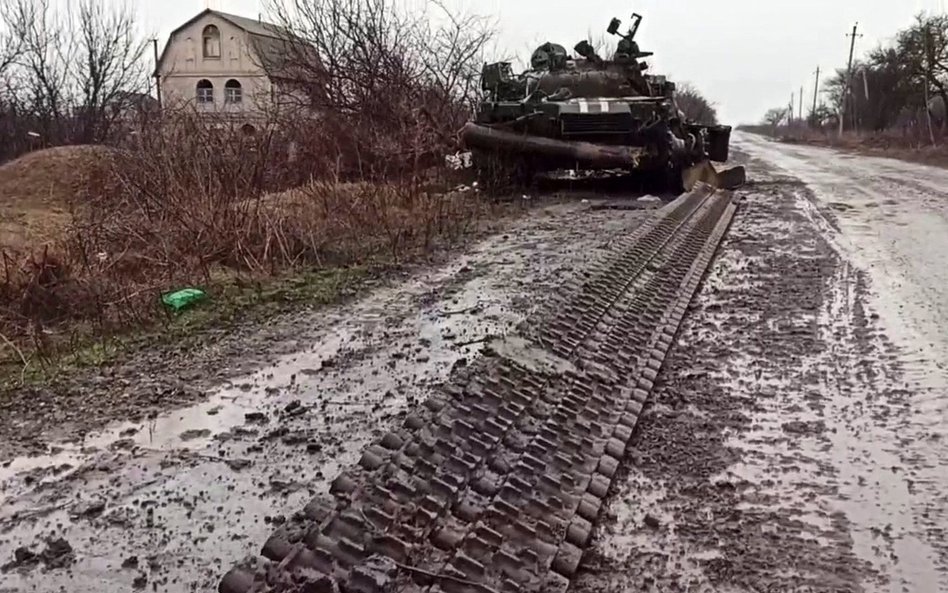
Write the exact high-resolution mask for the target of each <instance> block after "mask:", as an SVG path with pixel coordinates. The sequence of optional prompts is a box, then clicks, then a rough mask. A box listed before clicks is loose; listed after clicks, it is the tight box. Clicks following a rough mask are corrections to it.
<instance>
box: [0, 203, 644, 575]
mask: <svg viewBox="0 0 948 593" xmlns="http://www.w3.org/2000/svg"><path fill="white" fill-rule="evenodd" d="M597 204H598V202H597V201H595V200H593V201H587V202H585V203H584V202H582V201H571V202H568V203H561V204H557V205H551V206H549V207H546V208H540V209H537V210H536V211H535V212H534V213H533V214H532V215H531V217H530V218H529V219H527V220H524V221H522V222H519V223H516V224H515V225H513V226H512V227H509V228H507V229H506V230H504V231H502V232H500V233H498V234H496V235H493V236H490V237H488V238H486V239H485V240H483V241H481V242H480V243H478V244H476V245H474V246H473V247H472V248H471V249H469V250H467V251H466V252H464V253H462V254H460V255H458V256H457V257H454V258H452V259H451V260H449V261H447V262H446V263H445V264H443V265H439V266H433V267H430V268H427V269H425V270H422V271H421V272H419V273H417V274H415V275H413V276H412V277H410V278H408V279H407V280H405V281H404V282H403V283H400V284H398V285H396V286H394V287H382V288H379V289H378V290H376V291H374V292H371V293H370V294H368V295H366V296H365V297H364V298H361V299H357V300H355V301H354V302H352V303H350V304H347V305H345V306H341V307H336V308H329V309H325V310H322V311H318V312H314V313H302V314H299V315H297V316H294V317H291V318H287V319H285V320H281V321H279V322H278V324H279V327H278V328H260V330H261V333H262V334H263V337H261V338H260V339H259V340H256V341H255V340H254V339H252V338H251V339H250V340H248V341H247V342H246V343H245V348H246V349H247V352H246V354H245V355H244V356H245V357H244V358H241V357H237V358H235V359H230V360H228V359H227V358H224V359H221V364H222V366H223V365H227V366H240V368H248V367H249V368H252V367H254V366H256V367H257V368H256V370H255V371H254V372H252V373H249V374H247V375H246V376H243V377H239V378H235V379H230V380H226V381H218V383H219V384H218V386H217V387H211V388H208V389H202V390H201V392H200V394H199V395H198V396H197V397H196V398H195V399H197V400H198V402H197V403H194V404H191V405H189V406H186V407H180V408H173V407H172V408H170V409H165V410H164V411H162V412H159V413H155V414H151V415H150V417H147V418H126V419H124V420H117V421H115V422H112V423H109V424H107V425H105V426H103V427H101V428H100V429H98V430H95V429H91V427H90V425H89V424H84V425H82V427H83V428H82V430H79V431H76V432H73V433H72V434H69V435H67V437H66V438H61V439H55V440H54V439H48V438H44V437H40V438H37V439H34V440H35V441H36V442H37V443H38V444H37V445H35V446H34V447H31V448H32V449H35V448H36V447H42V449H43V452H42V454H32V455H21V456H13V455H10V456H8V457H6V458H5V459H4V460H3V461H2V462H0V509H2V510H0V565H2V568H0V570H2V572H0V583H2V585H3V587H6V588H7V589H10V590H15V591H33V590H35V591H48V590H60V589H62V590H69V591H75V592H93V591H96V592H100V591H129V590H134V589H143V590H149V591H188V590H211V589H213V588H214V587H216V585H217V582H218V581H219V579H220V577H221V575H222V574H223V572H225V571H226V569H227V568H228V567H229V566H230V565H231V564H232V563H234V562H236V561H238V560H239V559H241V558H243V557H245V556H247V555H250V554H256V553H258V552H259V548H260V545H261V542H262V541H264V540H265V539H266V537H267V535H268V534H269V533H270V532H271V531H272V530H273V529H274V528H275V527H276V526H278V525H280V524H282V522H284V521H285V520H286V518H287V515H288V514H289V513H292V512H293V511H295V510H297V509H299V508H300V507H302V506H303V505H304V504H305V503H306V502H307V501H308V500H310V499H311V498H312V497H313V496H314V495H318V494H324V493H325V492H326V491H327V490H328V487H329V481H330V480H332V479H333V478H334V477H335V476H336V475H337V474H338V473H339V472H340V469H341V468H342V467H347V466H350V465H353V464H355V463H356V462H357V461H358V458H359V454H360V453H361V451H362V449H363V448H364V447H365V446H366V445H367V443H369V442H370V441H372V440H373V439H376V438H378V437H379V436H380V435H382V434H384V432H385V431H386V429H387V428H389V427H390V426H391V425H393V424H394V423H396V422H399V421H401V420H403V418H404V416H405V414H406V410H408V409H410V407H411V406H412V405H413V404H415V403H416V402H419V401H422V400H424V399H426V397H427V392H428V390H429V389H431V388H432V387H433V386H435V385H438V384H439V383H440V382H442V381H443V380H444V379H445V378H446V377H447V376H448V374H449V373H450V371H451V370H452V369H453V368H455V367H457V366H459V365H460V366H465V365H468V364H470V363H471V361H473V360H474V358H475V357H476V356H478V353H479V352H480V351H481V350H482V349H483V348H485V347H494V348H500V349H505V350H506V351H511V352H512V351H515V350H516V349H517V347H518V345H517V344H516V343H508V342H504V341H503V339H502V337H503V336H504V335H505V334H507V333H508V332H509V331H510V330H511V329H512V328H513V327H514V326H515V325H516V324H518V323H519V322H520V321H522V320H523V319H524V318H525V317H526V316H527V315H529V314H530V313H531V312H533V311H535V310H536V309H537V308H538V307H540V306H541V305H543V304H544V303H545V302H546V299H548V298H550V297H551V296H552V295H554V294H555V293H556V288H557V287H558V286H560V285H561V284H562V283H563V282H565V281H566V280H567V279H568V278H570V277H572V276H574V275H575V274H577V273H580V272H581V271H582V270H583V268H584V266H585V264H586V263H587V262H589V261H591V260H593V259H595V258H596V257H597V256H598V255H599V253H600V252H602V251H603V250H605V249H608V248H609V247H610V245H611V243H612V242H613V241H614V240H616V239H617V238H619V237H623V236H626V235H627V234H628V233H629V232H630V231H631V230H632V229H634V228H636V227H637V226H638V225H639V224H640V222H641V221H642V220H644V219H645V218H646V217H647V216H648V215H649V212H648V209H649V208H650V207H646V208H643V209H641V210H627V211H621V212H617V211H612V210H602V209H598V208H594V207H595V206H597ZM277 329H279V330H281V331H283V333H282V339H277V338H276V337H274V336H275V335H279V334H277V333H276V332H277ZM245 331H246V335H252V330H251V329H250V328H248V329H246V330H245ZM261 348H262V349H264V350H268V352H259V351H255V349H261ZM223 352H224V353H226V352H227V350H226V349H224V351H223ZM522 355H525V356H526V355H529V353H525V354H522ZM206 356H211V355H210V354H208V355H206ZM268 358H269V360H271V361H273V362H271V363H268V364H267V363H265V364H260V363H259V362H257V361H260V360H267V359H268ZM201 364H203V360H202V361H197V362H196V363H195V368H193V369H188V368H184V369H183V372H198V371H199V370H200V368H201V366H200V365H201ZM537 364H549V362H548V361H544V360H538V361H537ZM179 372H182V371H181V369H179ZM208 382H209V383H212V381H208ZM196 383H197V382H196ZM100 389H101V390H102V391H103V392H104V393H103V395H104V397H105V398H106V399H105V400H104V402H103V403H100V404H99V405H107V403H106V402H108V401H109V400H108V398H109V397H116V395H115V391H112V392H111V395H109V391H110V390H120V387H118V386H116V385H115V384H114V383H109V382H108V381H103V384H102V385H101V386H100ZM119 393H120V391H119ZM90 401H94V400H90ZM7 420H8V421H9V420H10V419H9V418H8V419H7ZM14 420H15V419H14ZM29 421H30V422H32V421H33V419H32V418H30V419H29ZM4 439H5V440H6V435H5V437H4ZM4 450H6V451H16V450H17V447H16V444H15V442H6V443H5V448H4ZM61 543H65V544H68V546H69V551H68V552H64V550H65V548H64V547H63V546H62V545H61ZM57 546H59V547H57ZM50 549H52V550H53V552H49V550H50ZM57 550H58V551H59V552H57ZM50 559H52V561H49V560H50ZM3 587H0V590H4V589H3Z"/></svg>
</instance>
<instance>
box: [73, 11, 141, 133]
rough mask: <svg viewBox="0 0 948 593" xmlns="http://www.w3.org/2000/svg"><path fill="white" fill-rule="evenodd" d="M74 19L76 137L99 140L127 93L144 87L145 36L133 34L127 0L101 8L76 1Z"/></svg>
mask: <svg viewBox="0 0 948 593" xmlns="http://www.w3.org/2000/svg"><path fill="white" fill-rule="evenodd" d="M76 18H77V20H78V22H77V23H76V25H77V27H76V28H77V30H78V33H79V39H78V43H77V45H78V49H79V52H78V53H79V57H80V59H79V61H78V64H77V67H76V68H75V70H74V71H73V76H74V79H75V85H76V87H77V88H78V90H79V101H78V105H77V114H76V115H77V120H78V122H77V123H78V131H77V134H76V141H78V142H83V143H89V142H100V141H102V140H104V139H105V138H107V137H108V135H109V131H110V129H111V127H112V124H113V123H114V121H115V120H116V119H117V118H118V117H120V116H121V114H122V113H123V112H124V110H125V109H126V108H128V107H129V106H130V105H129V94H130V93H133V92H138V91H141V90H143V89H144V88H146V84H147V80H146V73H145V67H144V62H143V61H142V56H143V54H144V52H145V40H144V39H143V38H142V37H140V36H138V35H136V18H135V12H134V10H133V9H132V7H131V4H129V3H128V2H125V3H122V4H118V5H115V6H113V7H111V8H106V7H105V6H104V5H103V3H102V2H101V1H100V0H81V2H80V3H79V5H78V14H77V15H76Z"/></svg>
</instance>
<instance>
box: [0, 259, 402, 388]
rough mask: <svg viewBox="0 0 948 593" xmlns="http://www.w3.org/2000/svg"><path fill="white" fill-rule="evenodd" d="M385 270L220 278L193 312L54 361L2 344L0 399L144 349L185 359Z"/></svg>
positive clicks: (345, 293) (336, 296) (353, 288)
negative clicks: (240, 329)
mask: <svg viewBox="0 0 948 593" xmlns="http://www.w3.org/2000/svg"><path fill="white" fill-rule="evenodd" d="M385 270H386V267H385V266H383V265H381V264H375V265H359V266H349V267H339V268H329V269H323V270H318V271H306V272H300V273H294V274H287V275H283V276H279V277H273V278H266V279H262V280H258V281H254V282H249V283H248V282H246V281H243V280H241V279H239V278H237V277H233V276H231V277H229V278H228V277H227V276H226V275H225V274H221V275H218V277H216V278H215V279H214V280H212V281H211V283H209V284H207V285H205V286H200V287H199V288H202V289H203V290H205V291H206V292H207V294H208V296H209V298H208V299H207V300H205V301H203V302H201V303H199V304H197V305H195V306H194V307H192V308H190V309H187V310H185V311H182V312H180V313H178V314H173V313H170V312H169V313H168V314H167V316H165V317H163V318H161V319H159V320H156V321H155V322H154V323H152V324H150V325H146V326H141V327H138V328H135V329H132V330H130V331H127V332H125V333H121V334H113V335H108V336H96V335H95V334H94V333H91V332H90V333H88V334H85V335H83V337H78V338H75V339H74V340H73V341H72V342H71V343H70V344H69V347H68V348H66V349H62V350H60V351H59V352H58V353H55V354H52V355H50V356H46V357H32V358H30V359H29V360H28V362H27V363H26V364H23V362H22V360H21V359H20V357H19V355H18V354H17V353H16V352H14V351H13V348H12V347H11V345H10V344H5V343H0V394H2V393H6V392H9V391H11V390H14V389H19V388H22V387H25V386H38V385H44V384H49V383H52V382H55V381H57V380H59V379H61V378H63V377H64V376H67V375H68V374H70V373H73V372H76V371H79V370H82V369H88V368H92V367H100V366H104V365H109V364H113V363H116V362H119V361H121V360H123V359H124V358H126V357H128V356H131V355H134V354H135V353H136V352H139V351H141V350H143V349H146V348H156V347H158V348H167V349H172V350H174V351H177V352H179V353H182V354H186V353H187V352H189V351H192V350H193V349H195V348H198V347H200V346H202V345H204V344H206V343H207V342H208V341H209V340H210V339H212V338H213V337H214V336H210V335H209V330H212V329H213V330H215V331H216V330H221V329H225V330H226V329H228V328H233V327H236V326H237V325H238V324H252V323H261V322H265V321H267V320H269V319H272V318H274V317H276V316H278V315H280V314H283V313H288V312H290V311H299V310H301V309H306V308H317V307H322V306H327V305H332V304H335V303H339V302H342V301H343V300H345V299H346V298H347V297H349V296H352V295H353V294H355V293H357V292H358V291H359V289H360V288H361V287H363V286H364V284H365V282H366V281H367V280H368V279H371V278H378V277H380V276H381V275H382V274H383V273H384V272H385ZM73 331H74V332H75V328H73ZM76 335H82V334H81V333H77V334H76Z"/></svg>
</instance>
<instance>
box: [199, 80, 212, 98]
mask: <svg viewBox="0 0 948 593" xmlns="http://www.w3.org/2000/svg"><path fill="white" fill-rule="evenodd" d="M197 102H198V103H213V102H214V85H213V84H211V81H210V80H199V81H198V83H197Z"/></svg>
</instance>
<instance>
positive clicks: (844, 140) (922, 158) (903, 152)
mask: <svg viewBox="0 0 948 593" xmlns="http://www.w3.org/2000/svg"><path fill="white" fill-rule="evenodd" d="M778 137H779V138H780V140H781V141H782V142H787V143H791V144H809V145H812V146H828V147H832V148H838V149H840V150H846V151H850V152H855V153H858V154H863V155H867V156H878V157H888V158H895V159H900V160H903V161H909V162H913V163H921V164H924V165H932V166H936V167H945V168H948V142H946V140H945V139H944V138H940V135H939V134H938V133H937V132H936V138H935V140H936V143H935V145H934V146H933V145H932V144H931V138H930V137H929V136H928V135H927V131H926V134H924V135H922V134H920V133H919V132H917V131H916V132H915V133H906V132H903V131H902V130H884V131H881V132H862V133H855V132H845V133H843V135H842V136H840V135H839V134H838V133H837V132H835V131H821V130H812V129H808V128H793V129H782V130H780V131H779V132H778Z"/></svg>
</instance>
